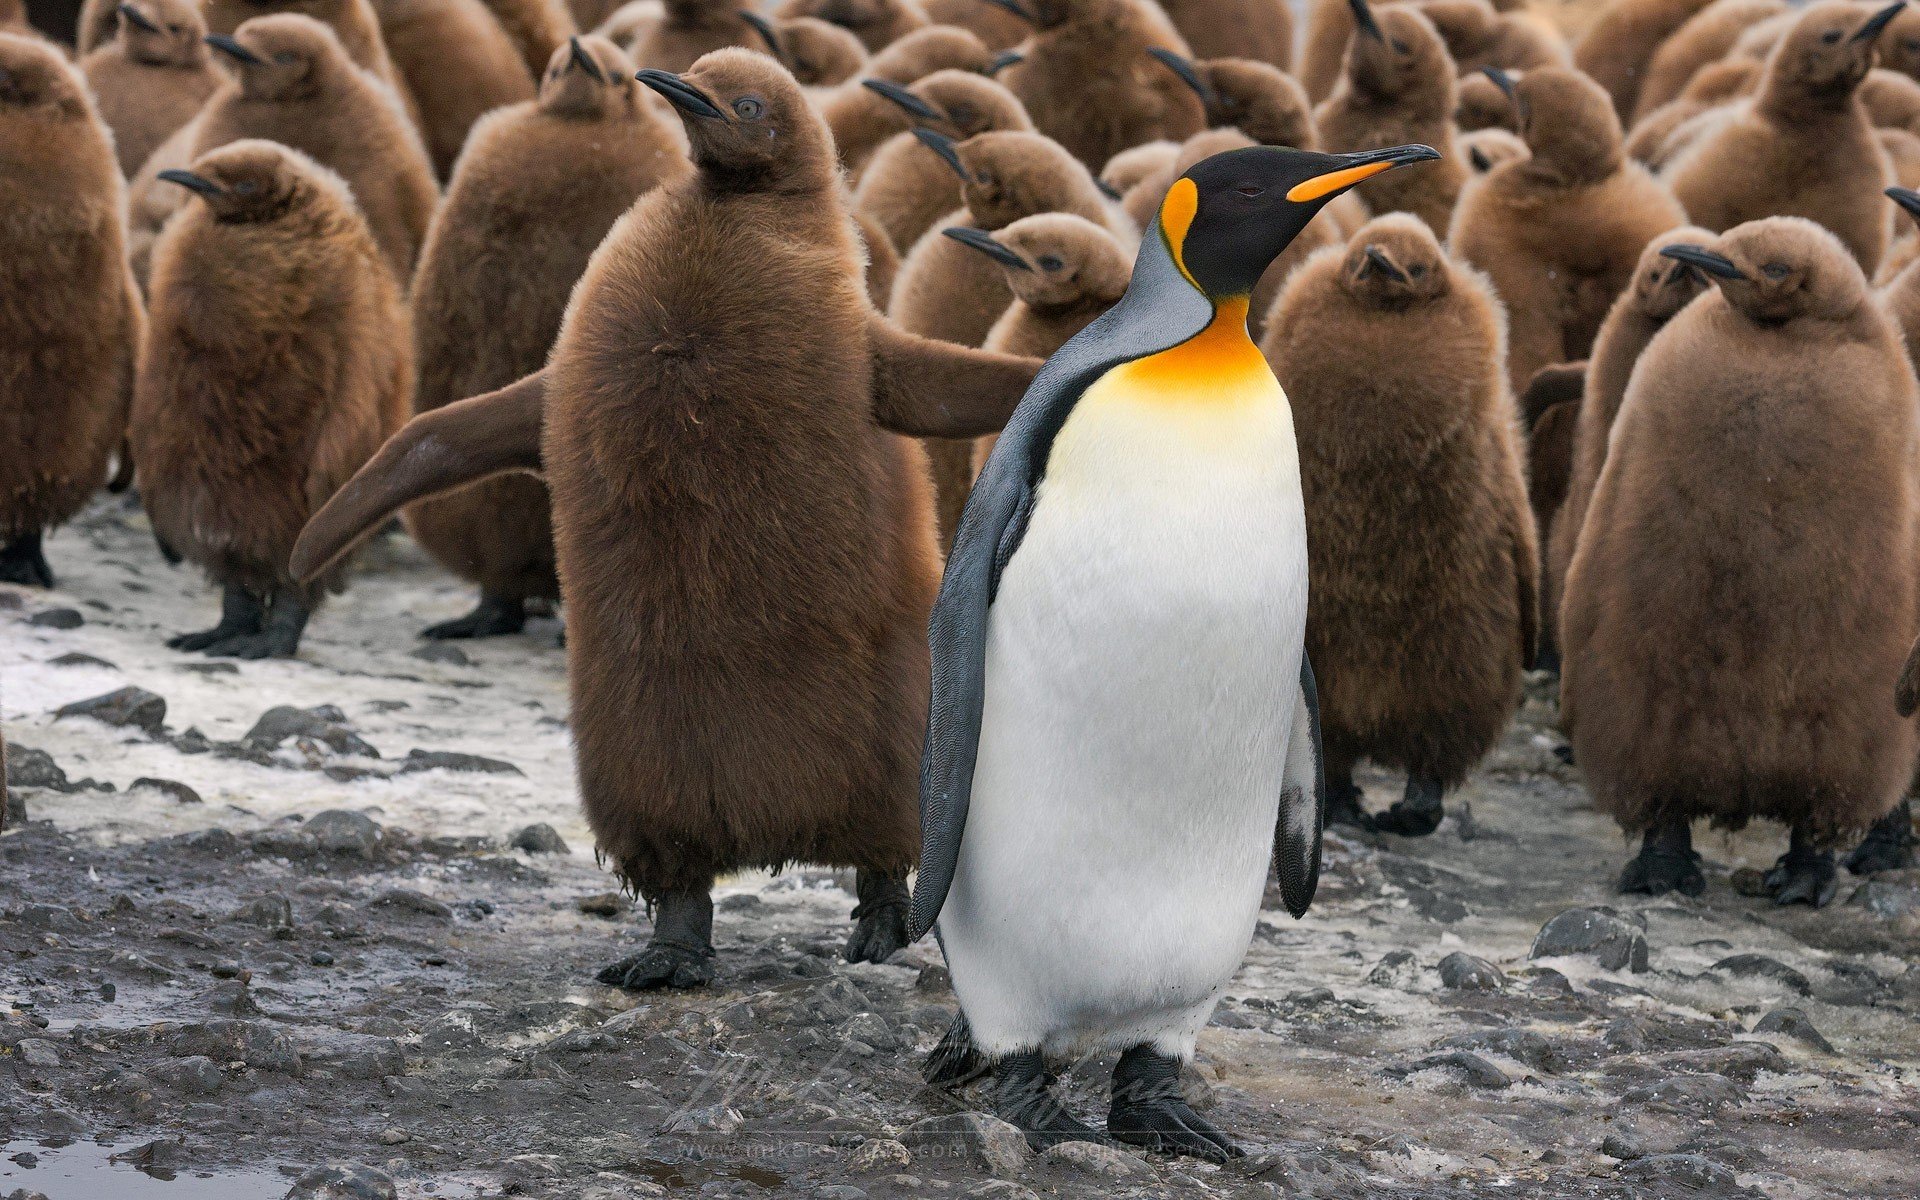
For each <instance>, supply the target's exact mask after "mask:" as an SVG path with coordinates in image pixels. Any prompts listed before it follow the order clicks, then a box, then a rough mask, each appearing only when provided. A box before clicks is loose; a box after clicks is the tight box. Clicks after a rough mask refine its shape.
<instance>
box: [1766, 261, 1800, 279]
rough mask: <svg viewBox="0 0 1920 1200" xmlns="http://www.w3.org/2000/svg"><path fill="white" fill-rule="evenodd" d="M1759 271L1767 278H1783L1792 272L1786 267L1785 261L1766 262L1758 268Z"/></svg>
mask: <svg viewBox="0 0 1920 1200" xmlns="http://www.w3.org/2000/svg"><path fill="white" fill-rule="evenodd" d="M1760 273H1761V274H1762V275H1765V276H1766V277H1767V278H1768V279H1785V278H1786V277H1787V276H1788V275H1791V274H1792V273H1793V272H1792V271H1790V270H1789V269H1788V268H1787V264H1785V263H1768V264H1767V265H1766V266H1764V267H1761V268H1760Z"/></svg>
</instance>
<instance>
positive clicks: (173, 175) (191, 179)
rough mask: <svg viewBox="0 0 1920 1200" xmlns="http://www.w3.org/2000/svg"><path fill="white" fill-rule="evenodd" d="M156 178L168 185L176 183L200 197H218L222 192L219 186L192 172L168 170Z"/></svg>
mask: <svg viewBox="0 0 1920 1200" xmlns="http://www.w3.org/2000/svg"><path fill="white" fill-rule="evenodd" d="M158 178H160V179H164V180H166V181H167V182H168V183H177V184H179V185H180V186H181V187H183V188H186V189H187V190H188V191H192V192H198V193H200V194H201V195H202V196H218V195H220V193H221V191H222V190H223V189H222V188H221V187H220V185H219V184H217V183H215V182H214V181H213V180H211V179H208V178H207V177H206V176H204V175H195V174H194V173H193V172H192V171H181V170H178V169H175V168H169V169H167V170H165V171H162V172H160V174H159V176H158Z"/></svg>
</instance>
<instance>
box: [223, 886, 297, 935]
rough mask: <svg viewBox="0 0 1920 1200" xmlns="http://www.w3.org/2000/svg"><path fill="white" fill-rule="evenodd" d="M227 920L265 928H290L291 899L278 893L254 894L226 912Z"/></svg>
mask: <svg viewBox="0 0 1920 1200" xmlns="http://www.w3.org/2000/svg"><path fill="white" fill-rule="evenodd" d="M227 920H229V921H235V922H238V923H239V924H242V925H259V926H261V927H262V928H265V929H290V928H292V927H293V901H291V900H289V899H287V898H286V897H285V896H282V895H279V894H278V893H273V894H269V895H265V896H255V897H253V898H252V899H250V900H248V901H246V902H245V903H244V904H242V905H241V906H240V907H239V908H236V909H234V910H233V911H232V912H231V913H228V914H227Z"/></svg>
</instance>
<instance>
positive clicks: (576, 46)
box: [567, 37, 607, 83]
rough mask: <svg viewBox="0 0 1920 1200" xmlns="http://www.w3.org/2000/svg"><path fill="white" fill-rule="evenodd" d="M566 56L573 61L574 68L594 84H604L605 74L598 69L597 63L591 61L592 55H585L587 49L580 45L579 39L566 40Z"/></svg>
mask: <svg viewBox="0 0 1920 1200" xmlns="http://www.w3.org/2000/svg"><path fill="white" fill-rule="evenodd" d="M567 56H568V57H569V58H571V59H572V60H573V65H574V66H576V67H579V68H580V69H581V70H582V71H585V72H586V73H587V74H588V76H589V77H591V78H592V79H593V81H594V82H595V83H605V82H606V81H607V73H606V72H605V71H602V70H601V69H600V64H599V63H597V62H595V61H593V55H591V54H588V53H587V48H586V47H585V46H582V45H581V44H580V39H579V38H577V37H570V38H568V39H567Z"/></svg>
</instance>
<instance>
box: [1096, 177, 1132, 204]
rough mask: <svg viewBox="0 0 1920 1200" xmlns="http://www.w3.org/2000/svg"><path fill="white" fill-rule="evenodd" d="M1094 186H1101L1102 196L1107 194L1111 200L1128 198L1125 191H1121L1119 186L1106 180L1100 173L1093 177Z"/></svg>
mask: <svg viewBox="0 0 1920 1200" xmlns="http://www.w3.org/2000/svg"><path fill="white" fill-rule="evenodd" d="M1093 186H1095V187H1097V188H1099V189H1100V194H1101V195H1102V196H1105V197H1106V198H1107V199H1109V200H1125V199H1126V198H1127V197H1126V195H1125V194H1124V193H1123V192H1121V190H1120V189H1119V188H1117V187H1115V186H1113V185H1112V184H1110V183H1108V182H1107V181H1106V180H1104V179H1102V178H1100V177H1099V176H1098V175H1095V176H1094V177H1093Z"/></svg>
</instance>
